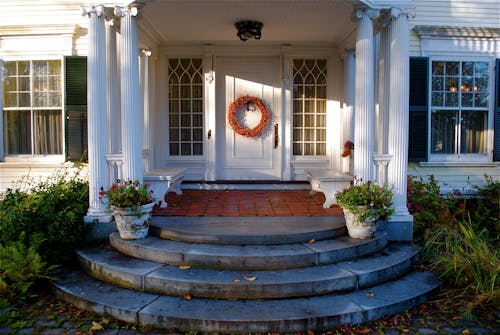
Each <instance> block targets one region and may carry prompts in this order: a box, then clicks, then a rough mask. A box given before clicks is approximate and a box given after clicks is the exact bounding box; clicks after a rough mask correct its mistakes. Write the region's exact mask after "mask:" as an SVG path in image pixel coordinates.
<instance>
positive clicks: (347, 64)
mask: <svg viewBox="0 0 500 335" xmlns="http://www.w3.org/2000/svg"><path fill="white" fill-rule="evenodd" d="M354 55H355V51H354V49H349V50H345V52H344V90H345V91H344V106H343V108H342V110H343V118H344V122H343V124H344V126H343V129H344V134H343V140H344V141H343V142H342V144H344V143H345V142H346V141H352V142H354V136H353V135H354V113H353V107H354V102H355V97H354V94H355V90H356V80H355V77H356V57H355V56H354ZM353 155H354V154H353ZM342 171H343V172H348V173H353V158H352V156H349V157H347V158H344V159H342Z"/></svg>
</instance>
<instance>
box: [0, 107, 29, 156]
mask: <svg viewBox="0 0 500 335" xmlns="http://www.w3.org/2000/svg"><path fill="white" fill-rule="evenodd" d="M30 114H31V113H30V112H29V111H9V110H4V112H3V115H4V126H5V153H6V154H8V155H9V154H12V155H22V154H31V115H30Z"/></svg>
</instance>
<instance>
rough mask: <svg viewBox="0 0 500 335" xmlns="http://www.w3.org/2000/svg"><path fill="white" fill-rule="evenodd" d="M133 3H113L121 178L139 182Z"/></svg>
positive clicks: (139, 132) (139, 134) (138, 99)
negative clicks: (117, 41) (117, 22)
mask: <svg viewBox="0 0 500 335" xmlns="http://www.w3.org/2000/svg"><path fill="white" fill-rule="evenodd" d="M137 13H138V9H137V8H135V7H131V8H122V7H115V15H117V16H119V17H121V22H120V33H121V50H120V51H121V59H120V61H121V63H120V68H121V107H122V152H123V178H124V179H130V180H139V182H141V183H142V177H143V172H142V117H141V105H140V104H141V96H140V91H139V48H138V39H137V22H136V16H137Z"/></svg>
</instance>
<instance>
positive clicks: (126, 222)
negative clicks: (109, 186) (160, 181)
mask: <svg viewBox="0 0 500 335" xmlns="http://www.w3.org/2000/svg"><path fill="white" fill-rule="evenodd" d="M153 207H154V203H151V204H147V205H143V206H140V207H139V208H137V209H136V210H132V208H130V207H126V208H119V207H114V208H113V216H114V217H115V222H116V228H118V233H119V234H120V238H122V239H124V240H138V239H142V238H145V237H146V236H148V231H149V219H150V218H151V213H152V212H153Z"/></svg>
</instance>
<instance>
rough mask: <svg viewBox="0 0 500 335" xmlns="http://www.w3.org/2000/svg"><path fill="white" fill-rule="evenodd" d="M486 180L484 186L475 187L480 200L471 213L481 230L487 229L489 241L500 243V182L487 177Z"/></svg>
mask: <svg viewBox="0 0 500 335" xmlns="http://www.w3.org/2000/svg"><path fill="white" fill-rule="evenodd" d="M485 179H486V184H485V185H484V186H482V187H475V188H476V190H477V191H478V193H479V198H478V199H477V206H476V207H475V208H474V209H473V211H472V213H471V218H472V219H473V222H474V224H475V225H477V227H478V228H479V229H481V228H485V229H486V231H487V232H488V235H489V239H491V240H492V241H496V242H497V243H498V240H499V238H500V182H494V181H492V179H491V177H487V176H486V177H485ZM497 246H498V245H497Z"/></svg>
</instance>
